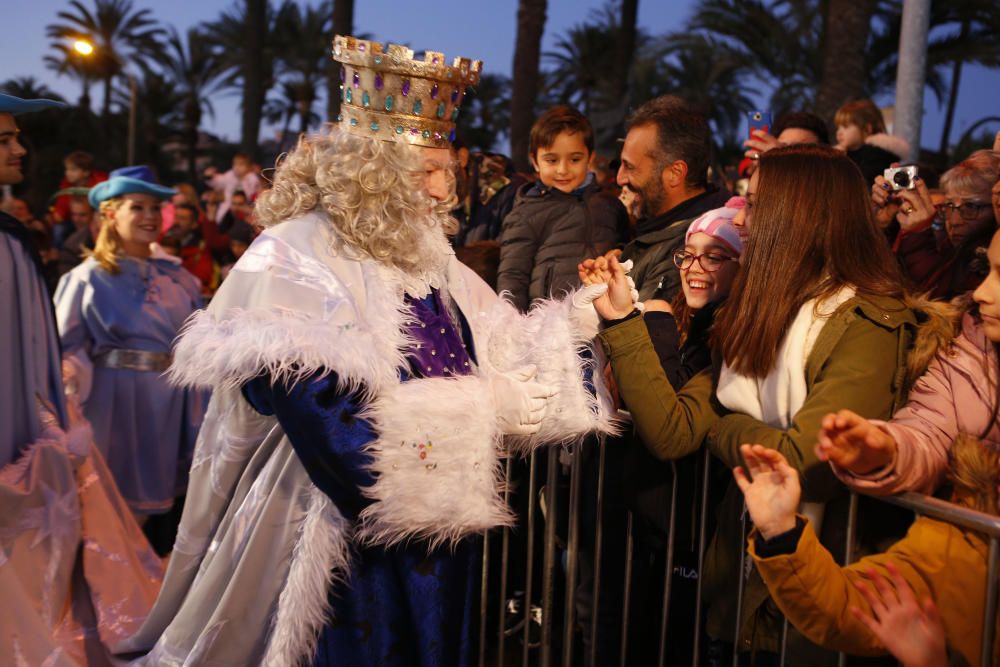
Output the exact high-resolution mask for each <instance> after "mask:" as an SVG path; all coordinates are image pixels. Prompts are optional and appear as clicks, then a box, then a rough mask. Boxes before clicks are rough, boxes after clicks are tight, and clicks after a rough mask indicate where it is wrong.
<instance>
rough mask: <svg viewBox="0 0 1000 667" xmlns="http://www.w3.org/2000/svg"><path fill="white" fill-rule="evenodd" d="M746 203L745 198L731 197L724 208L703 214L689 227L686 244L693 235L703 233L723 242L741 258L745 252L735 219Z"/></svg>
mask: <svg viewBox="0 0 1000 667" xmlns="http://www.w3.org/2000/svg"><path fill="white" fill-rule="evenodd" d="M746 203H747V200H746V199H744V198H743V197H730V198H729V201H727V202H726V205H725V206H723V207H722V208H715V209H712V210H711V211H708V212H707V213H703V214H702V215H701V216H699V217H698V218H697V219H695V221H694V222H692V223H691V226H690V227H688V230H687V234H685V236H684V242H685V243H687V242H688V239H690V238H691V235H692V234H697V233H698V232H702V233H703V234H708V235H709V236H711V237H712V238H713V239H716V240H718V241H720V242H722V243H723V244H725V245H726V246H728V247H729V249H730V250H732V251H733V252H734V253H736V255H737V256H739V255H740V253H742V252H743V240H742V239H741V238H740V233H739V231H737V229H736V227H734V226H733V218H735V217H736V214H737V213H739V212H740V209H742V208H743V207H744V206H746Z"/></svg>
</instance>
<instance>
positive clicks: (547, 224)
mask: <svg viewBox="0 0 1000 667" xmlns="http://www.w3.org/2000/svg"><path fill="white" fill-rule="evenodd" d="M627 234H628V215H627V213H626V212H625V207H624V206H623V205H622V203H621V202H620V201H618V199H616V198H615V197H614V196H612V195H610V194H608V193H606V192H604V191H602V189H601V187H600V186H599V185H598V184H597V183H596V182H594V181H593V179H591V182H590V183H588V184H587V185H584V186H583V187H581V188H579V189H578V190H577V191H575V192H573V193H565V192H562V191H561V190H558V189H556V188H549V187H546V186H544V185H542V184H541V183H538V184H529V185H525V186H523V187H522V189H521V190H520V192H518V197H517V201H516V202H515V203H514V208H513V209H512V210H511V212H510V213H509V214H508V215H507V217H506V219H505V220H504V222H503V231H502V232H501V235H500V267H499V269H498V271H497V291H498V292H502V291H507V292H509V293H510V298H511V301H512V302H513V304H514V305H515V306H517V307H518V308H519V309H520V310H522V311H526V310H527V309H528V308H529V307H530V306H531V304H532V302H533V301H535V300H537V299H543V298H546V297H549V296H555V295H558V294H560V293H562V292H568V291H569V290H571V289H573V288H575V287H578V286H579V285H580V280H579V278H578V276H577V269H576V267H577V264H579V263H580V262H582V261H583V260H585V259H588V258H591V257H596V256H598V255H603V254H604V253H606V252H608V251H609V250H613V249H614V248H616V247H619V246H620V245H622V244H623V243H625V241H626V240H627V237H626V235H627Z"/></svg>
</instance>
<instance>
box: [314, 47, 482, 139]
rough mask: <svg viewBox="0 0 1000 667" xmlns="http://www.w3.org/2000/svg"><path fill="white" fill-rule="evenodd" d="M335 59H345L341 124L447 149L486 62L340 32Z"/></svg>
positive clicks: (349, 128)
mask: <svg viewBox="0 0 1000 667" xmlns="http://www.w3.org/2000/svg"><path fill="white" fill-rule="evenodd" d="M333 59H334V60H336V61H337V62H339V63H341V64H342V65H343V66H342V67H341V68H340V89H341V101H342V104H341V113H340V117H339V118H338V119H337V120H338V121H339V122H340V126H341V128H342V129H344V130H347V131H348V132H351V133H352V134H357V135H362V136H368V137H376V138H378V139H382V140H384V141H398V142H405V143H409V144H415V145H418V146H430V147H432V148H447V147H448V146H450V145H451V142H453V141H454V140H455V121H456V120H458V113H459V110H460V108H461V106H462V101H463V100H464V98H465V92H466V89H468V88H469V87H470V86H474V85H476V84H478V83H479V74H480V72H481V71H482V68H483V64H482V62H481V61H479V60H469V59H468V58H455V60H454V61H453V63H452V64H451V65H448V64H447V63H446V62H445V58H444V54H442V53H437V52H435V51H427V52H425V53H424V59H423V60H422V61H421V60H414V59H413V49H409V48H407V47H405V46H400V45H398V44H388V45H385V46H383V45H382V44H380V43H378V42H372V41H369V40H366V39H358V38H356V37H344V36H342V35H337V36H336V37H334V38H333Z"/></svg>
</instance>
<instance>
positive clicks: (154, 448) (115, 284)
mask: <svg viewBox="0 0 1000 667" xmlns="http://www.w3.org/2000/svg"><path fill="white" fill-rule="evenodd" d="M118 266H119V268H120V269H121V272H120V273H118V274H111V273H109V272H108V271H106V270H104V269H103V268H102V267H101V266H100V265H99V264H98V263H97V262H96V261H95V260H93V259H87V260H86V261H84V262H83V263H82V264H80V265H79V266H77V267H76V268H74V269H73V270H72V271H70V272H69V273H67V274H66V275H64V276H63V277H62V279H61V280H60V281H59V287H58V289H57V290H56V295H55V304H56V320H57V323H58V326H59V334H60V338H61V339H62V346H63V355H64V356H66V355H74V354H75V355H79V354H80V353H81V352H83V353H84V354H85V355H86V357H87V358H88V359H89V360H91V362H92V363H93V361H94V360H95V359H98V358H99V357H100V356H101V355H102V354H104V353H106V352H109V351H111V350H115V349H125V350H141V351H146V352H160V353H164V352H170V350H171V347H172V345H173V341H174V338H176V336H177V334H178V332H179V331H180V328H181V325H183V323H184V321H185V320H186V319H187V317H188V316H189V315H190V314H191V313H192V312H194V311H195V310H196V309H198V308H201V307H202V299H201V288H200V285H199V283H198V279H197V278H195V277H194V276H193V275H191V274H190V273H188V272H187V271H186V270H184V269H183V268H182V267H180V266H178V265H176V264H173V263H171V262H169V261H167V260H163V259H148V260H145V259H135V258H130V257H120V258H119V262H118ZM93 372H94V375H93V385H92V388H91V391H90V395H89V397H87V400H86V402H85V403H84V405H83V411H84V414H85V415H86V417H87V419H88V420H89V421H90V423H91V425H92V426H93V429H94V439H95V441H96V444H97V447H98V448H99V449H100V450H101V453H102V454H104V457H105V459H107V462H108V467H109V468H110V469H111V473H112V474H113V475H114V478H115V481H116V482H117V484H118V488H119V490H120V491H121V493H122V496H123V497H124V498H125V500H126V501H127V502H128V504H129V506H130V507H131V508H132V510H133V511H135V512H138V513H143V514H157V513H162V512H166V511H167V510H169V509H170V507H171V505H172V504H173V501H174V498H175V497H176V496H178V495H181V494H182V493H183V489H184V487H185V486H186V483H187V471H188V467H189V465H190V458H191V453H192V452H193V451H194V443H195V439H196V437H197V435H198V428H199V427H200V425H201V422H202V418H203V416H204V410H205V406H206V404H207V399H208V396H207V394H205V393H204V392H199V391H192V390H188V389H182V388H177V387H174V386H172V385H171V384H170V383H169V382H168V380H167V377H166V376H165V375H164V374H163V373H162V372H160V371H149V370H143V371H140V370H132V369H127V368H108V367H103V366H102V365H101V364H100V363H97V364H94V368H93Z"/></svg>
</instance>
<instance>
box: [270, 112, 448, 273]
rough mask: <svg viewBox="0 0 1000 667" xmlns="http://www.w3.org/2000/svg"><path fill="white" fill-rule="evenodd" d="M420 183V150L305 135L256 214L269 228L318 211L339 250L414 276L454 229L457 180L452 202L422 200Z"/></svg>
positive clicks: (342, 135)
mask: <svg viewBox="0 0 1000 667" xmlns="http://www.w3.org/2000/svg"><path fill="white" fill-rule="evenodd" d="M448 173H449V174H451V171H450V170H449V171H448ZM424 178H425V174H424V164H423V159H422V156H421V154H420V150H419V149H418V148H416V147H413V146H410V145H408V144H404V143H394V142H390V141H381V140H378V139H374V138H368V137H359V136H356V135H353V134H348V133H347V132H342V131H340V130H339V129H338V128H336V127H334V126H331V127H329V128H328V129H327V130H326V131H324V132H321V133H319V134H314V135H311V136H305V137H302V138H301V139H300V140H299V144H298V146H297V147H296V148H295V149H294V150H292V152H291V153H289V154H288V156H287V157H285V159H284V160H281V161H280V162H279V163H278V165H277V167H276V168H275V172H274V183H273V185H272V186H271V188H270V189H269V190H266V191H264V192H263V193H261V195H260V196H259V197H258V199H257V203H256V206H255V207H254V214H255V217H256V222H257V223H258V224H260V225H261V226H263V227H272V226H274V225H277V224H279V223H281V222H283V221H285V220H288V219H290V218H294V217H297V216H300V215H303V214H305V213H308V212H309V211H313V210H319V211H321V212H323V213H325V214H326V216H327V217H328V219H329V220H330V223H331V224H332V225H333V227H334V228H335V229H336V230H337V232H338V234H339V236H340V240H339V243H338V245H339V249H341V250H347V251H351V250H354V251H357V252H360V253H361V254H362V255H364V256H367V257H369V258H371V259H374V260H376V261H379V262H382V263H385V264H389V265H392V266H395V267H397V268H399V269H402V270H403V271H407V272H414V271H419V270H420V269H421V265H422V264H423V263H424V262H426V261H427V257H426V253H427V245H428V242H429V241H430V239H432V238H433V237H436V236H439V235H440V236H441V237H442V238H443V233H454V232H455V231H457V227H458V223H457V222H456V221H455V220H454V219H453V218H452V217H451V215H450V211H451V210H452V209H453V208H454V207H455V205H456V204H457V197H456V196H455V189H454V175H453V174H451V176H450V178H449V189H450V196H449V197H448V199H447V200H446V201H440V202H439V201H435V200H434V199H433V198H431V197H430V195H428V194H427V192H426V187H425V184H424Z"/></svg>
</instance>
